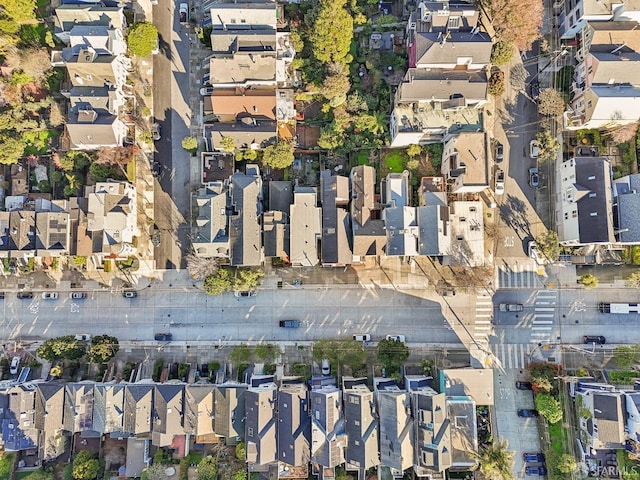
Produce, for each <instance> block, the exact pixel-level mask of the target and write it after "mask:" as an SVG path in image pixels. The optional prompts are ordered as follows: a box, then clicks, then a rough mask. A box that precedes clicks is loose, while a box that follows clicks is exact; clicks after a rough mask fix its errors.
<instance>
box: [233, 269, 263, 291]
mask: <svg viewBox="0 0 640 480" xmlns="http://www.w3.org/2000/svg"><path fill="white" fill-rule="evenodd" d="M263 276H264V271H263V270H261V269H253V268H243V269H238V276H237V277H236V279H235V281H234V282H233V290H234V292H249V291H253V290H255V289H256V288H257V287H258V285H260V279H261V278H262V277H263Z"/></svg>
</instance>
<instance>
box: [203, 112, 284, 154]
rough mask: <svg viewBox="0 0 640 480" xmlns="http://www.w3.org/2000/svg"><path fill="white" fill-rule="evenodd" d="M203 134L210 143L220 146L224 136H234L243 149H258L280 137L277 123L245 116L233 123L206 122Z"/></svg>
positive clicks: (237, 144)
mask: <svg viewBox="0 0 640 480" xmlns="http://www.w3.org/2000/svg"><path fill="white" fill-rule="evenodd" d="M203 128H204V133H203V136H204V138H205V140H206V142H207V144H208V145H211V146H212V148H214V149H215V148H218V146H219V145H220V142H221V141H222V138H223V137H229V138H232V139H233V140H234V142H235V145H236V148H238V149H241V150H247V149H252V150H258V149H262V148H265V147H267V146H269V145H271V144H273V143H275V141H276V140H277V138H278V132H277V123H276V122H272V121H261V122H259V121H257V120H255V119H254V118H252V117H244V118H242V119H241V120H239V121H236V122H232V123H220V122H216V123H205V124H204V126H203Z"/></svg>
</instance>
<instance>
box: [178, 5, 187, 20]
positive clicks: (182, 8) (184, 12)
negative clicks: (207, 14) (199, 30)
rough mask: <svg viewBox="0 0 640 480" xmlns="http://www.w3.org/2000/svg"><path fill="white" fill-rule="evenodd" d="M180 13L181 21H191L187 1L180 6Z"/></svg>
mask: <svg viewBox="0 0 640 480" xmlns="http://www.w3.org/2000/svg"><path fill="white" fill-rule="evenodd" d="M178 15H179V16H180V23H182V24H185V23H189V5H188V4H186V3H181V4H180V7H179V8H178Z"/></svg>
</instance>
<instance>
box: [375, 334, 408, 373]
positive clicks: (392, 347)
mask: <svg viewBox="0 0 640 480" xmlns="http://www.w3.org/2000/svg"><path fill="white" fill-rule="evenodd" d="M407 358H409V347H407V345H406V344H405V343H404V342H401V341H399V340H386V339H385V340H380V342H378V360H379V361H380V363H382V365H384V366H385V367H386V368H387V369H388V370H391V371H395V370H398V369H400V367H401V366H402V365H403V364H404V362H405V361H406V360H407Z"/></svg>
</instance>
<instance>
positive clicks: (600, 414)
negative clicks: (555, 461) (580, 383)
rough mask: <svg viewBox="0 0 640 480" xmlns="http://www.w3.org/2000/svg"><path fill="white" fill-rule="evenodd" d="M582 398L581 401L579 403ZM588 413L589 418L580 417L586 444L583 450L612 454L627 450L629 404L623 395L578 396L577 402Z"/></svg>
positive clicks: (590, 393) (597, 393)
mask: <svg viewBox="0 0 640 480" xmlns="http://www.w3.org/2000/svg"><path fill="white" fill-rule="evenodd" d="M578 398H580V400H578ZM578 401H580V402H581V404H582V408H585V409H587V410H588V411H589V413H590V416H589V417H582V416H581V417H580V419H579V424H580V430H581V432H582V434H583V436H584V437H586V439H587V441H586V442H585V443H584V444H583V448H584V449H585V450H586V451H587V452H589V449H593V450H610V449H620V448H624V444H625V439H626V433H625V414H626V402H625V396H624V393H623V392H619V391H613V392H601V391H597V390H586V391H582V392H578V393H577V396H576V402H578Z"/></svg>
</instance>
